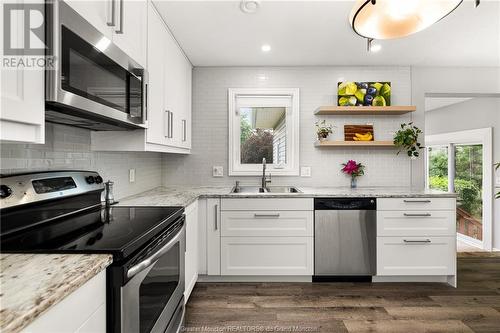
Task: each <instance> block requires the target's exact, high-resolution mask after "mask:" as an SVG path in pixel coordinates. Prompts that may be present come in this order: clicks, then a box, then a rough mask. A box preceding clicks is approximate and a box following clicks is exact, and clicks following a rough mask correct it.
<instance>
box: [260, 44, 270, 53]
mask: <svg viewBox="0 0 500 333" xmlns="http://www.w3.org/2000/svg"><path fill="white" fill-rule="evenodd" d="M260 49H261V50H262V52H269V51H271V45H269V44H264V45H262V46H261V47H260Z"/></svg>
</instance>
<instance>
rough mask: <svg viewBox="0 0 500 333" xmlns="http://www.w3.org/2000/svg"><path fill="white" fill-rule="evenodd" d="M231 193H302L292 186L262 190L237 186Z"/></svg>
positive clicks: (270, 187)
mask: <svg viewBox="0 0 500 333" xmlns="http://www.w3.org/2000/svg"><path fill="white" fill-rule="evenodd" d="M231 193H302V192H301V191H300V190H299V189H298V188H296V187H294V186H268V187H266V188H262V187H260V186H239V187H236V186H235V187H233V189H232V190H231Z"/></svg>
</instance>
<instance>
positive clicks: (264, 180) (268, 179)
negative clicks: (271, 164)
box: [261, 157, 271, 192]
mask: <svg viewBox="0 0 500 333" xmlns="http://www.w3.org/2000/svg"><path fill="white" fill-rule="evenodd" d="M270 182H271V174H269V177H267V176H266V158H265V157H264V158H263V159H262V183H261V188H262V191H264V192H269V189H268V188H267V183H270Z"/></svg>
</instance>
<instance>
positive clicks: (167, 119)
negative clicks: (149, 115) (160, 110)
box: [163, 110, 170, 138]
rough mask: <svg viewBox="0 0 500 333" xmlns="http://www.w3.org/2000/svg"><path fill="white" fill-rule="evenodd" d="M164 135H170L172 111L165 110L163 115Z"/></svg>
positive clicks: (167, 136)
mask: <svg viewBox="0 0 500 333" xmlns="http://www.w3.org/2000/svg"><path fill="white" fill-rule="evenodd" d="M163 136H164V137H166V138H169V137H170V111H168V110H165V113H164V117H163Z"/></svg>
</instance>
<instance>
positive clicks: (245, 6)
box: [240, 0, 260, 14]
mask: <svg viewBox="0 0 500 333" xmlns="http://www.w3.org/2000/svg"><path fill="white" fill-rule="evenodd" d="M259 7H260V0H241V2H240V9H241V11H242V12H243V13H246V14H253V13H255V12H257V10H258V9H259Z"/></svg>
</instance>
